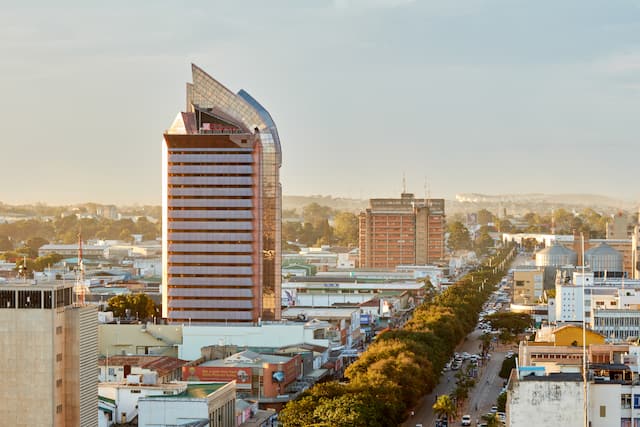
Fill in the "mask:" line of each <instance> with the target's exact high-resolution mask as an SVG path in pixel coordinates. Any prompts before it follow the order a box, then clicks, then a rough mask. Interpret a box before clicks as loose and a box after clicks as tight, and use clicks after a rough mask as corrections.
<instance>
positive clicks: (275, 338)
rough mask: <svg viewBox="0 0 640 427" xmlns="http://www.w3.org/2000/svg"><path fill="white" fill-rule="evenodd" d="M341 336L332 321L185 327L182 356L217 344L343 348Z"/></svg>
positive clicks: (192, 357) (195, 355)
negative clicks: (309, 345)
mask: <svg viewBox="0 0 640 427" xmlns="http://www.w3.org/2000/svg"><path fill="white" fill-rule="evenodd" d="M340 341H341V340H340V336H336V331H335V326H334V325H332V324H330V323H329V322H318V321H315V320H312V321H308V322H288V321H282V322H274V323H263V324H262V326H260V327H254V326H213V325H212V326H204V325H202V326H188V325H184V326H183V327H182V344H181V345H179V357H180V359H184V360H196V359H199V358H200V357H201V351H200V349H201V348H203V347H207V346H210V345H212V344H217V345H220V346H227V345H235V346H238V347H272V348H273V347H274V346H277V347H283V346H289V345H297V344H300V343H305V344H311V345H316V346H321V347H329V348H336V347H341V343H340Z"/></svg>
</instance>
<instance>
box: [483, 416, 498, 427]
mask: <svg viewBox="0 0 640 427" xmlns="http://www.w3.org/2000/svg"><path fill="white" fill-rule="evenodd" d="M482 419H483V420H484V421H486V422H487V427H499V426H500V425H501V423H500V420H499V419H498V415H497V414H484V415H483V416H482Z"/></svg>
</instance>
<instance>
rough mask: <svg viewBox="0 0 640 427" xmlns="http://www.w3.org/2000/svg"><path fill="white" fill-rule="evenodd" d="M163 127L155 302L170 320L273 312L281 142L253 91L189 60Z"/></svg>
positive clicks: (275, 315) (253, 318)
mask: <svg viewBox="0 0 640 427" xmlns="http://www.w3.org/2000/svg"><path fill="white" fill-rule="evenodd" d="M192 76H193V83H187V110H186V112H183V113H179V114H178V116H177V117H176V119H175V120H174V122H173V124H172V125H171V128H170V129H169V130H167V131H166V132H165V134H164V144H163V175H162V179H163V183H162V188H163V195H162V198H163V217H162V218H163V219H162V221H163V224H162V236H163V237H162V239H163V240H162V242H163V244H162V259H163V274H162V276H163V277H162V303H163V317H165V318H166V319H167V320H168V321H169V322H172V323H177V322H180V323H182V322H185V323H188V322H191V323H203V324H215V323H223V324H255V323H258V322H259V321H260V320H278V319H279V318H280V298H281V296H280V284H281V273H280V266H281V261H280V221H281V188H280V164H281V152H280V140H279V137H278V131H277V129H276V126H275V123H274V122H273V119H272V118H271V116H270V115H269V113H268V112H267V110H265V109H264V108H263V107H262V106H261V105H260V104H259V103H258V102H257V101H256V100H255V99H253V98H252V97H251V96H250V95H249V94H248V93H247V92H245V91H243V90H241V91H240V92H238V93H237V94H235V93H233V92H231V91H230V90H229V89H227V88H226V87H224V86H223V85H221V84H220V83H219V82H217V81H216V80H215V79H214V78H212V77H211V76H209V75H208V74H207V73H205V72H204V71H203V70H202V69H200V68H198V67H197V66H195V65H192Z"/></svg>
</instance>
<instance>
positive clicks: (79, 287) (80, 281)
mask: <svg viewBox="0 0 640 427" xmlns="http://www.w3.org/2000/svg"><path fill="white" fill-rule="evenodd" d="M76 280H77V282H76V302H77V303H78V304H80V305H84V261H83V259H82V230H80V231H78V275H77V278H76Z"/></svg>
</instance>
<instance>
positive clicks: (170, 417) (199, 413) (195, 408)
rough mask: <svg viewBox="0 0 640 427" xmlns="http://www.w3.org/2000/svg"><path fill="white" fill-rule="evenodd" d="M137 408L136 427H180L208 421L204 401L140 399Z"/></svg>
mask: <svg viewBox="0 0 640 427" xmlns="http://www.w3.org/2000/svg"><path fill="white" fill-rule="evenodd" d="M138 407H139V416H138V427H164V426H166V425H182V424H184V423H186V422H188V421H196V420H201V419H209V411H208V408H207V400H206V399H184V398H180V399H141V400H140V402H139V405H138Z"/></svg>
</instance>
